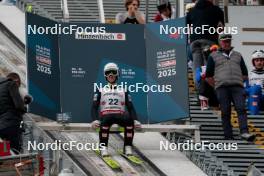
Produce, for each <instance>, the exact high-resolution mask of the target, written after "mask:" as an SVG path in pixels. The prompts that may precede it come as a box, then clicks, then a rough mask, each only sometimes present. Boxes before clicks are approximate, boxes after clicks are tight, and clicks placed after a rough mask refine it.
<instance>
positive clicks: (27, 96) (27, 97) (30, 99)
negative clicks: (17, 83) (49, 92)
mask: <svg viewBox="0 0 264 176" xmlns="http://www.w3.org/2000/svg"><path fill="white" fill-rule="evenodd" d="M32 101H33V97H32V96H31V95H26V96H25V97H24V103H25V104H30V103H31V102H32Z"/></svg>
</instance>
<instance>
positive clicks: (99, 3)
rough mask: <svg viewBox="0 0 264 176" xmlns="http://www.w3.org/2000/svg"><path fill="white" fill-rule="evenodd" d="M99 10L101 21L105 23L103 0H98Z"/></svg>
mask: <svg viewBox="0 0 264 176" xmlns="http://www.w3.org/2000/svg"><path fill="white" fill-rule="evenodd" d="M97 3H98V10H99V18H100V22H101V23H105V13H104V4H103V0H97Z"/></svg>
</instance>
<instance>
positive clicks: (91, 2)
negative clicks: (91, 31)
mask: <svg viewBox="0 0 264 176" xmlns="http://www.w3.org/2000/svg"><path fill="white" fill-rule="evenodd" d="M17 4H19V5H18V7H19V8H21V9H22V10H24V9H23V8H25V7H26V4H32V6H33V12H34V13H36V14H38V15H41V16H44V17H47V18H49V19H52V20H55V21H62V20H63V16H62V14H63V12H62V10H61V0H18V3H17ZM21 4H22V5H21ZM68 9H69V16H70V18H69V21H70V22H91V23H93V22H94V23H98V22H99V10H98V4H97V0H68Z"/></svg>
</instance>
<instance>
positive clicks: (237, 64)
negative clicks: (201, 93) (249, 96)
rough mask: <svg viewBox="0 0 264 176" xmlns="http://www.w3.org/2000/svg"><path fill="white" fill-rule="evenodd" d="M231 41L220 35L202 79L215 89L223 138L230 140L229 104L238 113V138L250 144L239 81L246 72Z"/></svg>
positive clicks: (225, 35)
mask: <svg viewBox="0 0 264 176" xmlns="http://www.w3.org/2000/svg"><path fill="white" fill-rule="evenodd" d="M231 39H232V36H231V35H229V34H222V35H220V37H219V40H220V47H221V48H220V49H219V50H218V51H217V52H213V53H212V54H211V55H210V56H209V58H208V63H207V69H206V77H207V81H208V83H209V84H210V85H212V86H214V87H215V89H216V95H217V98H218V101H219V104H220V109H221V116H222V125H223V129H224V137H225V139H227V140H232V139H233V132H232V126H231V122H230V120H231V101H232V102H233V103H234V106H235V109H236V111H237V114H238V121H239V127H240V133H241V137H242V138H243V139H246V140H248V141H251V140H254V138H255V136H254V135H252V134H249V132H248V124H247V115H246V111H245V89H244V86H243V79H244V80H245V79H247V76H248V71H247V67H246V65H245V62H244V59H243V58H242V56H241V54H240V53H239V52H237V51H234V50H233V47H231Z"/></svg>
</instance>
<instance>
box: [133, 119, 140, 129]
mask: <svg viewBox="0 0 264 176" xmlns="http://www.w3.org/2000/svg"><path fill="white" fill-rule="evenodd" d="M134 126H135V128H141V123H140V122H139V121H138V120H134Z"/></svg>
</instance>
